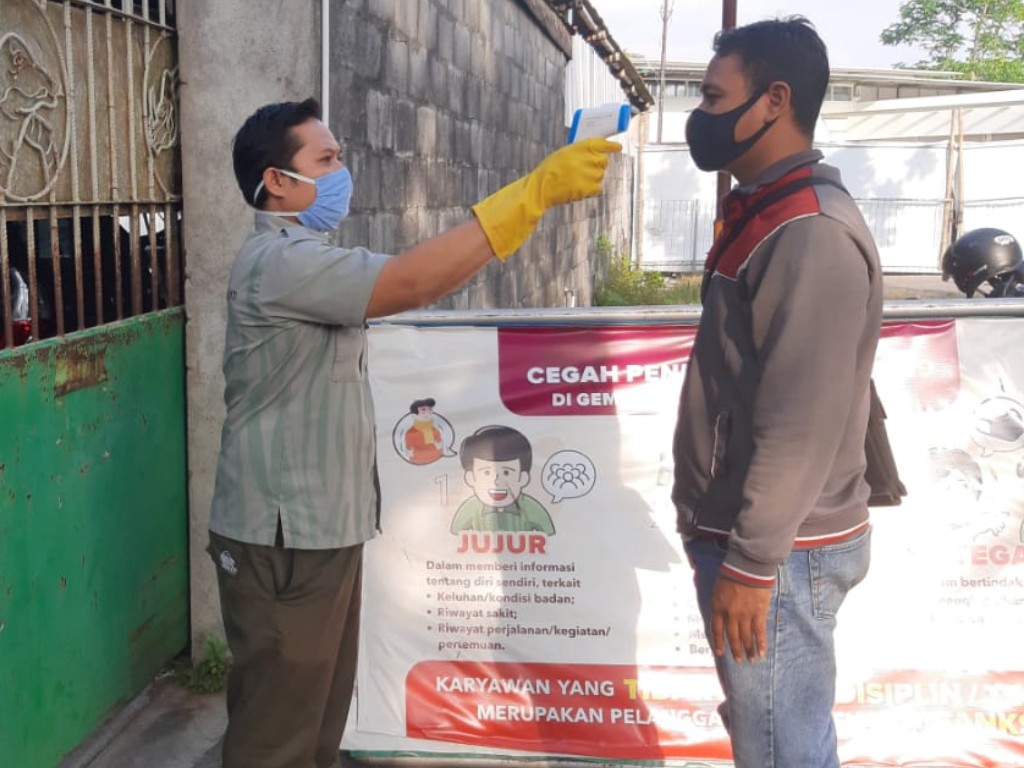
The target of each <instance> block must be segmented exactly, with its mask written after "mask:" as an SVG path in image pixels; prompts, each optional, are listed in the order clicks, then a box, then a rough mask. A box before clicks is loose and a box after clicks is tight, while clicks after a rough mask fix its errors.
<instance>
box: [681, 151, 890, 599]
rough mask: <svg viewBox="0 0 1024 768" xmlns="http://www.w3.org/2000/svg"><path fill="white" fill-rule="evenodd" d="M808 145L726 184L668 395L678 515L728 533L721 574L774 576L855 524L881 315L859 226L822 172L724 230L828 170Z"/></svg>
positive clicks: (687, 523)
mask: <svg viewBox="0 0 1024 768" xmlns="http://www.w3.org/2000/svg"><path fill="white" fill-rule="evenodd" d="M820 160H821V154H820V153H818V152H804V153H800V154H798V155H793V156H791V157H789V158H786V159H784V160H782V161H780V162H779V163H777V164H775V165H774V166H772V167H771V168H769V169H768V170H767V171H766V172H765V173H764V174H762V176H761V177H760V178H759V179H757V181H756V182H754V183H753V184H750V185H747V186H744V187H738V188H737V189H735V190H733V191H732V192H731V193H730V194H729V195H728V196H727V198H726V199H725V201H724V211H725V217H724V219H725V220H724V226H723V230H722V232H721V233H720V236H719V237H718V239H717V240H716V245H715V246H714V247H712V250H711V252H710V254H709V256H708V263H707V264H706V266H705V271H706V274H705V282H706V287H707V291H706V295H705V298H704V309H703V313H702V316H701V320H700V326H699V329H698V332H697V338H696V341H695V343H694V348H693V352H692V355H691V357H690V362H689V365H688V368H687V372H686V380H685V382H684V384H683V390H682V395H681V397H680V402H679V419H678V422H677V425H676V433H675V439H674V445H673V453H674V457H675V483H674V487H673V490H672V498H673V501H674V502H675V505H676V509H677V511H678V521H679V530H680V532H681V533H682V534H683V535H684V537H686V538H693V537H699V536H719V537H723V538H725V537H727V548H728V551H727V554H726V557H725V563H724V565H723V566H722V575H723V576H725V577H727V578H731V579H734V580H737V581H741V582H743V583H746V584H750V585H753V586H764V587H770V586H772V585H773V584H774V580H775V574H776V571H777V567H778V565H779V564H780V563H781V562H782V561H783V560H785V559H786V558H787V557H788V556H789V554H790V553H791V552H792V550H793V549H794V548H813V547H819V546H824V545H826V544H830V543H833V542H837V541H842V540H844V539H846V538H851V537H853V536H856V535H858V534H859V533H861V532H862V531H863V530H864V529H866V528H867V526H868V508H867V499H868V493H869V491H868V486H867V483H866V482H865V480H864V468H865V459H864V434H865V429H866V426H867V420H868V408H869V382H870V378H871V368H872V364H873V362H874V357H875V347H876V346H877V343H878V337H879V332H880V328H881V321H882V274H881V268H880V266H879V261H878V252H877V250H876V247H875V243H874V241H873V239H872V237H871V233H870V231H869V230H868V228H867V226H866V224H865V223H864V219H863V216H862V215H861V213H860V210H859V209H858V208H857V205H856V203H855V202H854V201H853V199H852V198H851V197H850V196H849V195H848V194H847V193H846V192H845V191H844V190H843V189H841V188H836V187H835V186H830V185H815V186H809V187H806V188H803V189H800V190H799V191H796V192H792V193H791V194H788V195H786V196H785V197H783V198H782V199H781V200H778V201H777V202H775V203H773V204H771V205H769V206H767V207H765V208H764V209H763V210H761V211H760V212H759V213H758V214H757V215H756V216H754V217H753V218H752V219H751V220H750V221H749V222H748V223H747V224H746V226H744V227H742V231H738V232H733V231H732V230H733V229H735V228H736V224H737V223H738V222H739V221H740V220H741V219H742V218H743V217H744V213H745V212H746V211H748V210H750V208H751V207H753V206H756V205H757V204H758V202H759V201H760V200H762V199H763V198H765V197H766V196H769V195H772V194H773V192H775V191H777V190H778V189H779V188H780V187H781V186H783V185H785V184H788V183H790V182H792V181H794V180H796V179H799V178H802V177H807V176H809V175H812V174H813V175H816V176H821V177H824V178H827V179H830V180H832V181H833V182H839V172H838V170H836V169H835V168H833V167H831V166H828V165H825V164H823V163H821V162H819V161H820Z"/></svg>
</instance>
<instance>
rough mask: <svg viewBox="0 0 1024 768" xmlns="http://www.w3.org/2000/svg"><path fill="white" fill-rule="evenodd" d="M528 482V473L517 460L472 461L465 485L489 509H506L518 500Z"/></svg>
mask: <svg viewBox="0 0 1024 768" xmlns="http://www.w3.org/2000/svg"><path fill="white" fill-rule="evenodd" d="M528 482H530V473H529V472H523V470H522V468H521V467H520V466H519V459H507V460H505V461H488V460H487V459H477V458H475V459H473V468H472V469H471V470H469V471H468V472H466V485H468V486H469V487H470V488H472V489H473V494H474V495H475V496H476V497H477V498H478V499H480V501H482V502H483V503H484V504H486V505H487V506H489V507H496V508H499V509H500V508H501V507H507V506H508V505H510V504H512V503H514V502H515V500H516V499H518V498H519V494H520V493H521V492H522V490H523V486H524V485H526V484H527V483H528Z"/></svg>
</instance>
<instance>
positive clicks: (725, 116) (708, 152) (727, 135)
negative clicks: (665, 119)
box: [686, 89, 775, 171]
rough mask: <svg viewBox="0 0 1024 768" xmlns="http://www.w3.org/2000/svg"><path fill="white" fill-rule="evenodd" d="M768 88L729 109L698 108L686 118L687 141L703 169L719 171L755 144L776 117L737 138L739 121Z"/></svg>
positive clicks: (697, 162) (695, 160) (697, 163)
mask: <svg viewBox="0 0 1024 768" xmlns="http://www.w3.org/2000/svg"><path fill="white" fill-rule="evenodd" d="M767 92H768V91H767V89H765V90H763V91H760V92H759V93H755V94H754V95H753V96H751V97H750V98H749V99H747V100H746V101H745V102H744V103H742V104H740V105H739V106H738V107H736V108H735V109H731V110H729V111H728V112H723V113H722V114H720V115H713V114H711V113H710V112H705V111H704V110H702V109H695V110H693V111H692V112H691V113H690V117H689V119H688V120H687V121H686V143H687V144H688V145H689V147H690V157H692V158H693V162H694V163H695V164H696V166H697V167H698V168H700V169H701V170H702V171H720V170H722V169H723V168H725V167H726V166H728V165H731V164H732V163H733V162H735V161H736V160H737V159H738V158H740V157H742V156H743V154H744V153H745V152H746V151H747V150H749V149H750V148H751V147H752V146H754V145H755V144H756V143H757V142H758V140H760V138H761V137H762V136H764V135H765V133H767V132H768V129H769V128H771V127H772V126H773V125H775V121H774V120H772V121H771V122H770V123H765V124H764V125H763V126H761V130H759V131H758V132H757V133H755V134H754V135H753V136H751V137H750V138H749V139H744V140H743V141H736V139H735V138H733V137H734V136H735V135H736V124H737V123H739V121H740V118H742V117H743V115H745V114H746V113H747V110H749V109H750V108H751V107H752V106H754V104H755V103H756V102H757V100H758V99H760V98H761V97H762V96H764V95H765V94H766V93H767Z"/></svg>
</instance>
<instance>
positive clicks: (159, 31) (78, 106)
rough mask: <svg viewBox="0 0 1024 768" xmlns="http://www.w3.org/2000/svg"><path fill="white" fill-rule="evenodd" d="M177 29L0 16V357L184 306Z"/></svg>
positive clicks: (51, 15)
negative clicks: (10, 351)
mask: <svg viewBox="0 0 1024 768" xmlns="http://www.w3.org/2000/svg"><path fill="white" fill-rule="evenodd" d="M174 17H175V6H174V0H144V1H143V2H139V1H138V0H136V1H135V2H131V1H130V0H70V1H69V2H49V3H43V4H41V3H39V2H36V0H4V2H3V3H2V5H0V348H9V347H12V346H16V345H18V344H22V343H26V342H30V341H36V340H40V339H44V338H47V337H50V336H60V335H64V334H65V333H69V332H71V331H75V330H80V329H83V328H88V327H92V326H96V325H102V324H104V323H109V322H114V321H117V320H121V319H123V318H125V317H129V316H132V315H138V314H141V313H144V312H150V311H156V310H159V309H164V308H166V307H171V306H176V305H179V304H180V303H181V301H182V290H181V288H182V279H181V275H182V265H181V248H180V243H181V236H180V233H181V194H180V186H181V184H180V167H181V163H180V157H179V147H180V135H179V127H178V126H179V123H178V100H177V90H178V69H177V52H176V45H175V37H174V26H173V24H174Z"/></svg>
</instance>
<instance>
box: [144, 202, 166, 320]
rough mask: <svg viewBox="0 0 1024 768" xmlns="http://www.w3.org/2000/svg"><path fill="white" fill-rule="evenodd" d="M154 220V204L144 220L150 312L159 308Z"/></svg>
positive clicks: (158, 277) (155, 210)
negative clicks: (147, 236)
mask: <svg viewBox="0 0 1024 768" xmlns="http://www.w3.org/2000/svg"><path fill="white" fill-rule="evenodd" d="M156 222H157V208H156V206H155V205H151V206H150V207H149V214H148V216H147V221H146V230H147V231H148V234H149V290H150V295H151V297H152V298H151V299H150V302H149V311H150V312H156V311H157V310H158V309H160V262H159V259H158V256H159V253H158V249H157V247H156ZM165 242H166V238H165Z"/></svg>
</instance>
